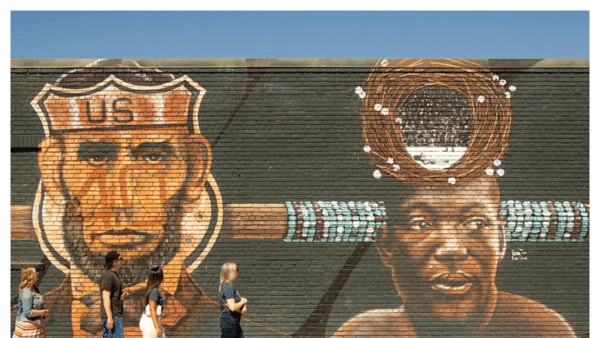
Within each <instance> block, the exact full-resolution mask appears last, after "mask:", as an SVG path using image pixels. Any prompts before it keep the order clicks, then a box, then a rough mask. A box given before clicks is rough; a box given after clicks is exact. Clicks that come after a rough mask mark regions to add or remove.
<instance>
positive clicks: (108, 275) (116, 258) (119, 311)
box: [100, 251, 123, 338]
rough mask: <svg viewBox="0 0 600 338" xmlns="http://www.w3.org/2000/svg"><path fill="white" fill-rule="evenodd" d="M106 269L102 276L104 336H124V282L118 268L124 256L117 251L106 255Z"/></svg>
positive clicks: (101, 293)
mask: <svg viewBox="0 0 600 338" xmlns="http://www.w3.org/2000/svg"><path fill="white" fill-rule="evenodd" d="M104 260H105V261H106V265H105V266H106V270H104V272H102V275H101V276H100V298H101V302H102V303H101V306H100V311H101V316H100V317H101V318H102V338H122V337H123V300H122V299H121V296H122V295H123V290H122V287H123V283H122V281H121V277H120V276H119V274H118V273H117V270H119V268H121V266H123V258H122V257H121V255H120V254H119V253H118V252H116V251H111V252H109V253H107V254H106V256H105V257H104Z"/></svg>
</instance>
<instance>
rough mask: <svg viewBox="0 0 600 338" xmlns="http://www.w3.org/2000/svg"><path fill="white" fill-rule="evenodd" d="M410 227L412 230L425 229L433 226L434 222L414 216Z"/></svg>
mask: <svg viewBox="0 0 600 338" xmlns="http://www.w3.org/2000/svg"><path fill="white" fill-rule="evenodd" d="M408 227H409V228H410V230H425V229H429V228H432V227H433V222H431V221H429V220H426V219H424V218H413V219H412V220H410V221H409V223H408Z"/></svg>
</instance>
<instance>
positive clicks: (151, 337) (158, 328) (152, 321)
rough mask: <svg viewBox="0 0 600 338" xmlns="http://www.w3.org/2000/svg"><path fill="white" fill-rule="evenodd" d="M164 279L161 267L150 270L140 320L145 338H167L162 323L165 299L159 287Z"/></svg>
mask: <svg viewBox="0 0 600 338" xmlns="http://www.w3.org/2000/svg"><path fill="white" fill-rule="evenodd" d="M163 279H164V274H163V270H162V268H161V267H159V266H157V267H154V268H152V269H151V270H150V273H149V274H148V282H147V284H146V291H145V292H144V297H143V298H142V302H143V303H144V313H142V318H140V330H142V335H143V337H144V338H158V337H163V338H165V333H164V328H163V327H162V324H161V323H160V317H161V315H162V309H163V306H164V305H165V299H164V298H163V296H162V295H161V294H160V292H159V291H158V287H159V286H160V284H161V283H162V281H163Z"/></svg>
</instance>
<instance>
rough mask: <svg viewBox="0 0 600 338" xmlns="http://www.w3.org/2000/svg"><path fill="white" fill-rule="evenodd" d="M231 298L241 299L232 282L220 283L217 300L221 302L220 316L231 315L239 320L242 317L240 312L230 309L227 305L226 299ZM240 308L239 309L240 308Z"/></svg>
mask: <svg viewBox="0 0 600 338" xmlns="http://www.w3.org/2000/svg"><path fill="white" fill-rule="evenodd" d="M231 298H233V299H234V300H235V302H236V303H237V302H239V301H241V300H242V297H240V294H239V293H238V292H237V290H236V289H235V287H234V286H233V284H231V283H229V282H224V283H221V286H219V300H220V302H221V317H232V318H234V319H237V320H240V318H242V314H241V313H239V312H237V311H233V312H232V311H230V310H229V308H228V307H227V305H226V304H227V299H231ZM240 310H241V309H240Z"/></svg>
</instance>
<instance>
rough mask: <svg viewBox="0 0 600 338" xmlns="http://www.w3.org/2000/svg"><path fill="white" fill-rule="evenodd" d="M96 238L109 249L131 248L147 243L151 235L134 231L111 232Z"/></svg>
mask: <svg viewBox="0 0 600 338" xmlns="http://www.w3.org/2000/svg"><path fill="white" fill-rule="evenodd" d="M94 237H95V239H96V240H99V241H100V242H102V244H104V245H106V246H108V247H130V246H132V245H138V244H143V243H146V242H147V241H148V240H149V239H150V235H149V234H147V233H145V232H140V231H133V230H119V231H115V230H111V231H106V232H103V233H101V234H98V235H95V236H94Z"/></svg>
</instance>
